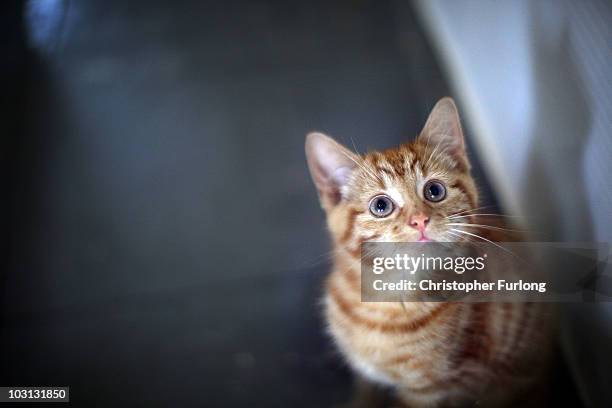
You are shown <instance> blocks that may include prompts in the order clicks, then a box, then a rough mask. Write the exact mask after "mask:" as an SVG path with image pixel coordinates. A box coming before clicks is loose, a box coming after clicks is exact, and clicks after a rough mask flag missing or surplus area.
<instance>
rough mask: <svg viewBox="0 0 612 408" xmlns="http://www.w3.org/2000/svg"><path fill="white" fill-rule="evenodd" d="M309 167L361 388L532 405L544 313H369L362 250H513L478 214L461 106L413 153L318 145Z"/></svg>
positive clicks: (424, 135)
mask: <svg viewBox="0 0 612 408" xmlns="http://www.w3.org/2000/svg"><path fill="white" fill-rule="evenodd" d="M306 156H307V159H308V167H309V169H310V173H311V175H312V178H313V180H314V183H315V185H316V187H317V190H318V193H319V198H320V201H321V205H322V207H323V209H324V210H325V212H326V214H327V224H328V227H329V230H330V232H331V237H332V242H333V247H334V259H333V270H332V273H331V275H330V276H329V278H328V281H327V285H326V295H325V313H326V318H327V322H328V324H329V330H330V332H331V334H332V336H333V338H334V340H335V342H336V344H337V346H338V347H339V349H340V351H341V353H342V354H343V356H344V357H345V359H346V360H347V362H348V363H349V365H350V366H351V367H352V368H353V370H354V371H356V373H357V375H358V377H360V378H364V379H366V380H368V381H370V382H373V383H377V384H382V385H386V386H389V387H391V388H392V389H394V390H395V392H396V394H397V396H398V398H399V400H400V402H401V403H403V404H405V405H406V406H411V407H412V406H414V407H423V406H431V407H447V406H474V405H477V406H483V407H488V406H494V407H498V406H525V405H526V404H527V403H531V404H533V403H535V401H534V398H533V397H534V395H538V396H540V397H541V396H542V394H543V393H541V392H534V390H535V389H536V386H537V385H540V384H541V383H542V382H543V379H544V378H545V377H546V375H545V372H546V369H547V365H548V361H549V360H550V358H549V356H550V350H551V348H552V347H551V344H550V339H551V336H550V328H551V323H550V321H551V319H550V318H549V315H548V313H547V312H546V310H547V309H545V307H544V306H542V304H534V303H451V302H446V303H443V302H439V303H433V302H431V303H430V302H412V303H410V302H409V303H405V304H404V305H403V306H402V304H401V303H374V302H370V303H368V302H361V286H360V274H361V270H360V249H361V244H362V243H363V242H365V241H382V242H390V241H391V242H413V241H443V242H454V241H466V240H476V241H477V240H485V241H486V240H490V241H504V240H505V241H511V240H515V239H516V238H515V237H508V236H507V235H505V234H506V233H507V231H505V230H503V228H502V227H499V226H497V227H496V226H494V225H492V224H491V220H492V218H489V217H487V215H482V216H479V215H476V214H475V212H477V210H478V209H479V208H478V193H477V189H476V185H475V183H474V180H473V179H472V177H471V175H470V164H469V161H468V158H467V155H466V151H465V146H464V140H463V133H462V130H461V125H460V121H459V115H458V112H457V108H456V106H455V104H454V102H453V100H452V99H450V98H444V99H442V100H440V101H439V102H438V103H437V104H436V106H435V107H434V108H433V111H432V112H431V114H430V116H429V118H428V120H427V122H426V124H425V126H424V128H423V130H422V132H421V134H420V135H419V137H418V138H417V139H416V140H415V141H413V142H411V143H407V144H403V145H401V146H399V147H397V148H393V149H388V150H385V151H381V152H378V151H375V152H370V153H367V154H365V155H358V154H356V153H353V152H352V151H350V150H348V149H346V148H345V147H343V146H341V145H340V144H339V143H337V142H335V141H334V140H333V139H331V138H329V137H327V136H325V135H323V134H320V133H311V134H309V135H308V136H307V138H306ZM450 216H454V218H453V219H452V221H451V220H449V219H448V218H447V217H450ZM479 217H481V218H479ZM449 223H454V224H456V223H464V225H465V227H461V226H459V227H458V226H457V225H448V224H449ZM470 224H471V226H470ZM491 227H492V228H491ZM497 228H502V229H497ZM540 402H541V401H540ZM362 403H363V401H362Z"/></svg>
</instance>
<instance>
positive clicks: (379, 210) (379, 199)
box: [370, 195, 394, 218]
mask: <svg viewBox="0 0 612 408" xmlns="http://www.w3.org/2000/svg"><path fill="white" fill-rule="evenodd" d="M393 209H394V206H393V201H391V199H390V198H389V197H387V196H385V195H379V196H376V197H374V198H373V199H372V200H370V212H371V213H372V215H373V216H375V217H378V218H383V217H386V216H388V215H389V214H391V213H392V212H393Z"/></svg>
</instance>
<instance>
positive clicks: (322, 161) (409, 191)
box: [306, 98, 478, 250]
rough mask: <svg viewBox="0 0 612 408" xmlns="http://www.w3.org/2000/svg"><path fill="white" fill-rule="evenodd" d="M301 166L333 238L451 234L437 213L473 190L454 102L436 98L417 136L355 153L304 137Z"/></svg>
mask: <svg viewBox="0 0 612 408" xmlns="http://www.w3.org/2000/svg"><path fill="white" fill-rule="evenodd" d="M306 157H307V159H308V167H309V169H310V173H311V175H312V178H313V180H314V183H315V185H316V187H317V190H318V192H319V198H320V200H321V205H322V207H323V209H324V210H325V212H326V213H327V222H328V226H329V229H330V231H331V233H332V237H333V239H334V241H335V242H336V244H338V245H341V246H345V247H348V248H352V249H353V250H355V249H356V248H355V247H356V246H359V245H360V244H361V243H362V242H364V241H390V242H399V241H401V242H413V241H419V240H420V241H428V240H431V241H443V242H452V241H457V240H459V237H458V236H457V234H456V233H453V231H452V228H453V227H452V226H450V225H447V224H448V223H449V222H450V221H449V220H448V219H447V218H445V217H448V216H451V215H452V214H456V213H459V212H462V211H467V210H472V209H475V208H476V205H477V201H478V196H477V190H476V187H475V184H474V180H473V179H472V177H471V176H470V165H469V162H468V158H467V155H466V152H465V146H464V142H463V133H462V130H461V124H460V122H459V115H458V113H457V108H456V106H455V103H454V102H453V100H452V99H450V98H444V99H442V100H440V101H439V102H438V103H437V104H436V106H435V107H434V108H433V110H432V112H431V113H430V115H429V118H428V119H427V122H426V123H425V126H424V128H423V130H422V131H421V134H420V135H419V137H418V138H417V139H416V140H414V141H413V142H411V143H407V144H403V145H401V146H399V147H397V148H393V149H389V150H385V151H381V152H378V151H375V152H370V153H368V154H366V155H358V154H356V153H353V152H352V151H350V150H349V149H347V148H345V147H343V146H342V145H340V144H339V143H337V142H336V141H334V140H333V139H331V138H330V137H328V136H325V135H323V134H321V133H311V134H309V135H308V136H307V137H306Z"/></svg>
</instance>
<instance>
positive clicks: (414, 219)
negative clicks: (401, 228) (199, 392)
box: [408, 213, 429, 232]
mask: <svg viewBox="0 0 612 408" xmlns="http://www.w3.org/2000/svg"><path fill="white" fill-rule="evenodd" d="M408 224H410V226H411V227H412V228H414V229H416V230H419V231H421V232H423V231H425V228H426V227H427V224H429V217H428V216H426V215H425V214H423V213H419V214H413V215H411V216H410V219H409V220H408Z"/></svg>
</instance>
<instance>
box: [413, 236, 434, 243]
mask: <svg viewBox="0 0 612 408" xmlns="http://www.w3.org/2000/svg"><path fill="white" fill-rule="evenodd" d="M417 242H434V240H433V239H431V238H428V237H426V236H425V235H421V238H419V239H418V241H417Z"/></svg>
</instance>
